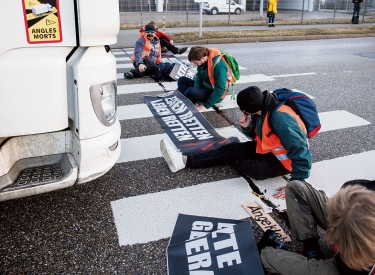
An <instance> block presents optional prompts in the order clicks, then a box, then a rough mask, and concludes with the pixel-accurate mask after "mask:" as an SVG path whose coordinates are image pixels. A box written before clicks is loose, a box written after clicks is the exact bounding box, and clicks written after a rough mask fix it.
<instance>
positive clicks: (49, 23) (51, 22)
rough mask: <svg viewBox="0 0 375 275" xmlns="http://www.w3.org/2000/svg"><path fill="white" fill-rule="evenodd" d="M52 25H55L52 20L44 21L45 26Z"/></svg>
mask: <svg viewBox="0 0 375 275" xmlns="http://www.w3.org/2000/svg"><path fill="white" fill-rule="evenodd" d="M52 24H56V22H55V21H52V20H49V19H46V25H47V26H48V25H52Z"/></svg>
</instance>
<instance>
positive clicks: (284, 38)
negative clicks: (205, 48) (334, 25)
mask: <svg viewBox="0 0 375 275" xmlns="http://www.w3.org/2000/svg"><path fill="white" fill-rule="evenodd" d="M360 37H375V33H360V34H327V35H301V36H263V37H261V36H260V37H240V38H213V39H203V40H195V41H189V42H184V43H179V44H183V45H205V44H226V43H249V42H275V41H298V40H321V39H340V38H360Z"/></svg>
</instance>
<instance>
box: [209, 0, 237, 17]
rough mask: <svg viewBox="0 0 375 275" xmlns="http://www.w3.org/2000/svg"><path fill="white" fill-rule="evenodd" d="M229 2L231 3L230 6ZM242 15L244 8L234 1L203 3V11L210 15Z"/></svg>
mask: <svg viewBox="0 0 375 275" xmlns="http://www.w3.org/2000/svg"><path fill="white" fill-rule="evenodd" d="M229 1H231V3H230V5H229ZM229 6H230V8H229ZM229 9H230V13H235V14H241V12H242V11H243V10H244V7H243V6H241V5H238V4H237V3H236V2H234V1H233V0H208V2H203V11H205V12H206V13H208V14H213V15H215V14H218V13H219V12H223V13H228V12H229Z"/></svg>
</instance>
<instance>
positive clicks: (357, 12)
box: [353, 6, 361, 17]
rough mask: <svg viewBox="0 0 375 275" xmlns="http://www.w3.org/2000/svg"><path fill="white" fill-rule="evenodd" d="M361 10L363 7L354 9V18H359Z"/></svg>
mask: <svg viewBox="0 0 375 275" xmlns="http://www.w3.org/2000/svg"><path fill="white" fill-rule="evenodd" d="M360 10H361V7H360V6H359V7H354V11H353V17H354V16H358V17H359V11H360Z"/></svg>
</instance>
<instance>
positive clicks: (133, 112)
mask: <svg viewBox="0 0 375 275" xmlns="http://www.w3.org/2000/svg"><path fill="white" fill-rule="evenodd" d="M113 53H114V55H115V56H116V59H117V61H118V62H124V61H125V62H128V63H125V64H124V63H118V67H117V68H118V69H124V68H128V67H126V66H129V65H131V60H130V58H129V56H131V53H132V51H131V49H123V50H113ZM124 54H127V55H128V57H123V55H124ZM186 57H187V53H185V54H182V55H179V58H180V59H181V60H183V61H185V59H186ZM242 70H243V72H242V74H243V76H241V79H240V80H239V81H238V82H239V83H249V84H250V83H252V82H261V81H274V80H275V78H281V77H291V76H301V77H305V76H309V75H314V74H316V73H315V72H308V73H301V74H285V75H274V76H267V75H261V74H254V75H251V74H248V75H246V73H245V72H246V68H244V67H242ZM121 74H122V73H118V79H121V78H123V74H122V77H121ZM130 85H131V87H129V85H119V86H118V94H119V95H124V94H126V95H129V94H137V93H144V92H155V91H160V87H159V86H158V85H157V84H156V83H143V84H133V85H132V84H130ZM164 86H165V87H166V89H168V90H173V89H176V88H177V85H176V82H171V83H169V82H166V83H164ZM311 96H314V95H311ZM222 105H223V106H222V109H224V110H225V109H232V108H236V107H237V105H236V102H235V101H233V100H231V99H230V96H227V97H226V98H225V99H224V100H223V102H222ZM211 111H213V110H211V109H210V110H207V111H206V112H211ZM319 117H320V119H321V123H322V129H321V132H330V131H336V130H339V129H348V128H353V127H359V126H366V125H369V124H370V122H369V121H367V120H365V119H363V118H361V117H359V116H357V115H355V114H352V113H350V112H348V111H347V110H335V111H329V112H322V113H319ZM118 118H119V120H120V121H123V122H124V123H125V124H126V122H127V121H130V120H137V119H145V118H152V114H151V112H150V110H149V109H148V107H147V106H146V104H133V105H124V106H118ZM155 123H157V122H156V121H155ZM135 130H136V129H135ZM215 130H216V131H217V132H218V133H219V134H220V135H222V136H224V137H230V136H237V137H238V138H239V139H240V140H241V141H245V140H246V139H247V138H246V136H244V135H243V134H242V133H241V132H240V131H239V130H238V129H237V128H235V127H223V128H215ZM161 139H169V138H168V136H167V135H166V134H155V135H147V136H141V137H133V138H124V139H121V145H122V148H123V150H122V153H121V156H120V158H119V160H118V162H117V163H118V164H122V165H126V163H128V162H132V161H143V160H147V159H152V158H161V153H160V150H159V143H160V140H161ZM145 144H146V145H147V146H144V145H145ZM373 159H375V151H368V152H361V153H358V154H354V155H348V156H344V157H339V158H335V159H330V160H324V161H320V162H314V163H313V167H312V170H311V176H310V178H309V179H308V180H307V181H308V182H311V183H314V186H315V187H316V188H317V189H321V190H324V191H325V192H326V194H327V195H332V194H334V193H335V192H336V191H337V190H338V189H339V188H340V186H341V185H342V183H343V182H345V181H347V180H351V179H353V178H375V171H374V169H373V167H372V165H373V162H372V161H371V160H373ZM353 165H355V169H353ZM170 174H171V173H170ZM170 174H169V175H166V176H170ZM254 182H255V183H256V185H257V186H258V187H259V188H260V189H261V190H267V194H268V195H269V196H271V194H272V193H274V191H275V190H276V188H277V187H280V186H282V185H285V184H286V181H285V180H284V179H283V178H281V177H278V178H272V179H267V180H263V181H254ZM327 182H329V184H327ZM251 192H252V191H251V189H250V187H249V185H248V183H247V182H246V180H244V179H243V178H232V179H227V180H220V181H213V182H202V183H200V184H198V185H195V186H190V187H184V188H177V189H171V190H167V191H161V192H157V193H150V194H145V195H140V196H135V197H129V198H122V199H119V200H116V201H112V202H111V207H112V211H113V216H114V219H115V224H116V229H117V234H118V239H119V245H120V246H124V245H133V244H138V243H147V242H150V241H156V240H160V239H163V238H167V237H170V235H171V233H172V230H173V227H174V224H175V221H176V217H177V215H178V213H184V214H191V215H201V216H212V217H219V218H229V219H244V218H247V217H248V214H247V212H246V211H245V210H244V209H243V208H242V204H244V203H246V202H249V201H257V202H258V203H259V204H261V205H262V206H263V207H264V209H265V210H266V211H270V210H271V209H270V208H269V207H267V206H266V205H264V204H263V203H262V202H261V201H260V200H259V199H258V198H257V197H256V196H253V195H251ZM272 201H273V202H274V203H275V204H278V205H280V208H281V209H285V207H286V206H285V201H284V200H277V199H272ZM150 205H152V208H153V211H150ZM146 228H147V230H145V229H146Z"/></svg>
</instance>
